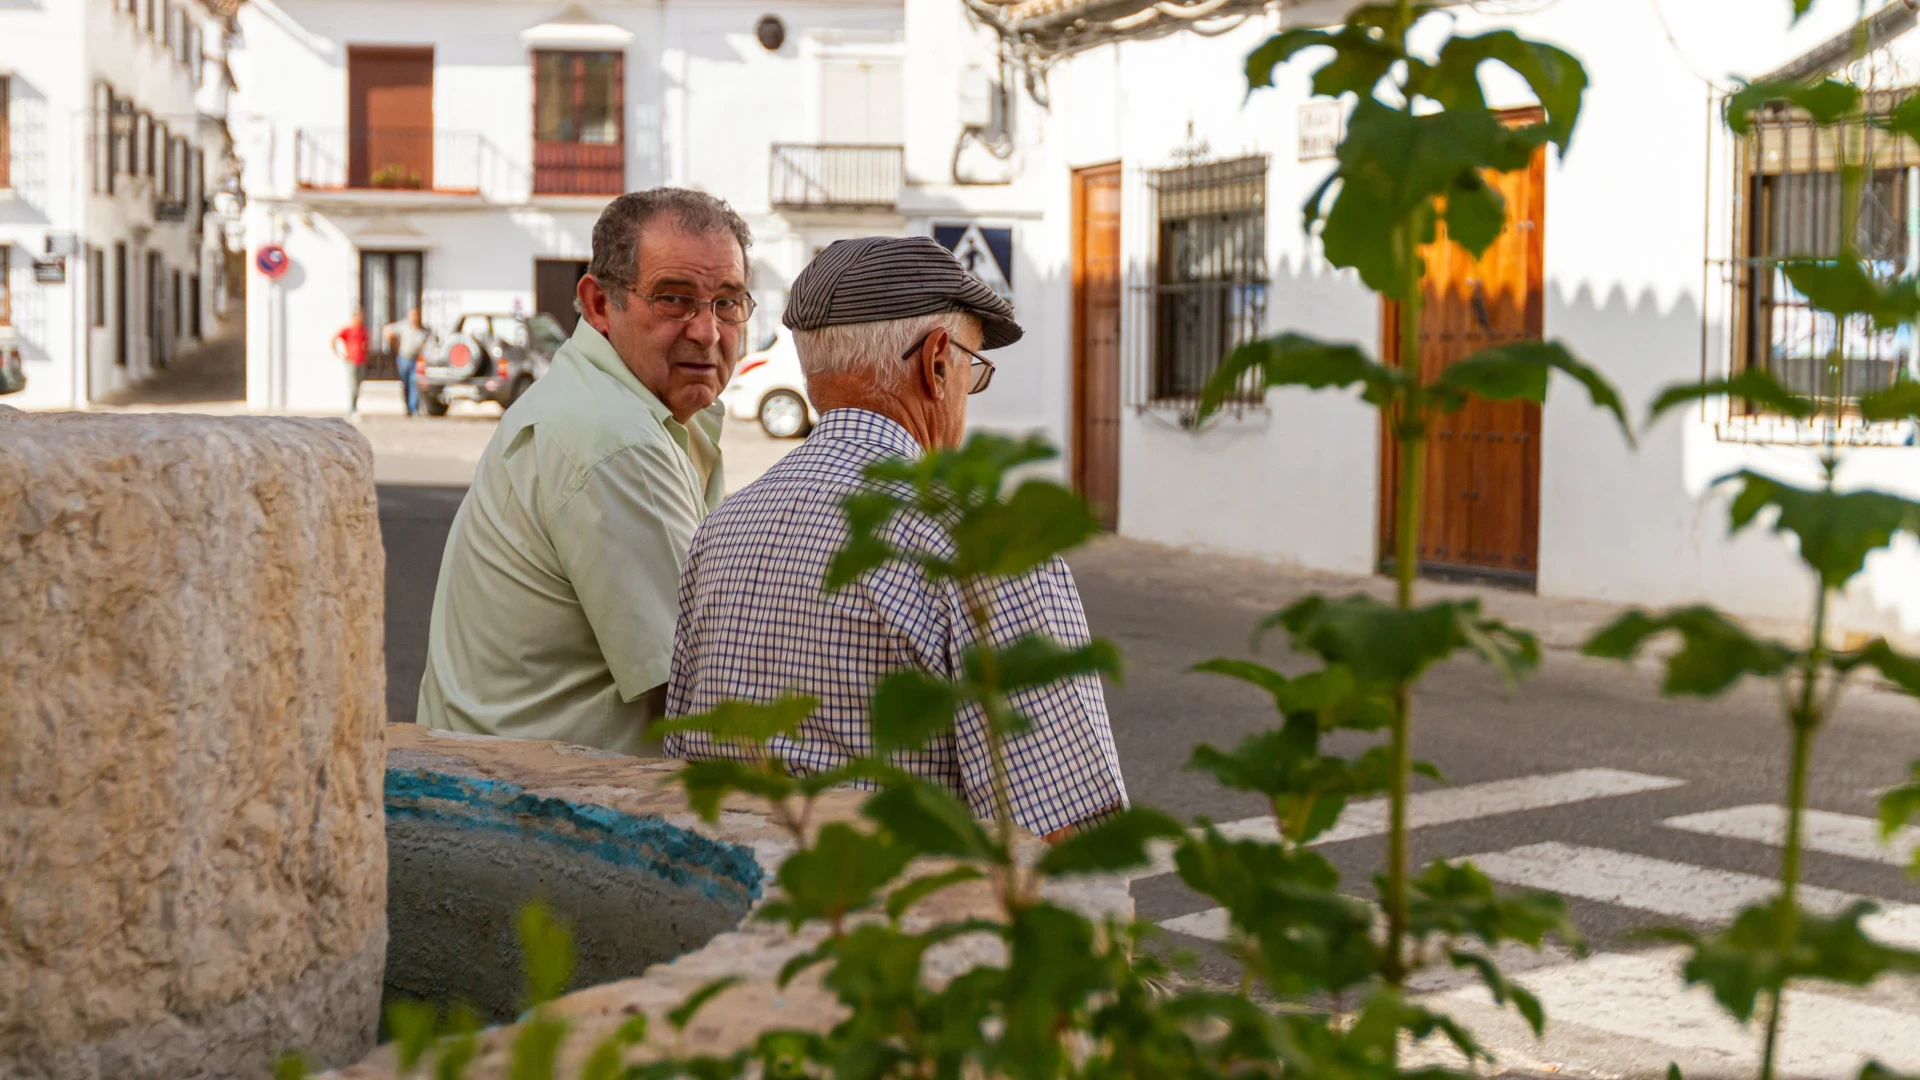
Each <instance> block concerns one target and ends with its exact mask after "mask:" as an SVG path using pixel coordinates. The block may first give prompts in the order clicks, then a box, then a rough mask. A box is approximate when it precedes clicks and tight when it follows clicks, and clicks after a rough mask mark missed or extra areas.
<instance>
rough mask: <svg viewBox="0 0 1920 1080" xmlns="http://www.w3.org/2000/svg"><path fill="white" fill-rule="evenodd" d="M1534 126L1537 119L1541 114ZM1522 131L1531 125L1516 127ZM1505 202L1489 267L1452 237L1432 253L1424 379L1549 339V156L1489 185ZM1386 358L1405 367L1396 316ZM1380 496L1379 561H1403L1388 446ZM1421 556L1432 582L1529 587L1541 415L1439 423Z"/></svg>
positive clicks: (1443, 237) (1430, 450)
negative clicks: (1545, 264)
mask: <svg viewBox="0 0 1920 1080" xmlns="http://www.w3.org/2000/svg"><path fill="white" fill-rule="evenodd" d="M1534 115H1535V116H1537V115H1538V114H1537V113H1536V114H1534ZM1513 119H1514V121H1515V122H1525V121H1528V120H1530V119H1531V117H1529V116H1524V115H1523V116H1517V117H1515V118H1513ZM1488 179H1489V182H1491V183H1493V184H1494V185H1495V186H1496V187H1497V188H1498V189H1499V191H1500V194H1501V195H1503V196H1504V197H1505V198H1506V200H1507V227H1506V230H1505V231H1504V232H1502V233H1501V234H1500V237H1499V238H1498V239H1497V240H1495V241H1494V242H1493V246H1492V247H1490V248H1488V249H1487V250H1486V252H1485V254H1483V255H1482V256H1481V257H1480V258H1478V259H1474V258H1471V257H1470V256H1468V254H1467V253H1466V252H1465V251H1464V250H1463V249H1461V248H1460V247H1459V246H1458V245H1456V244H1453V243H1451V242H1449V241H1448V240H1447V234H1446V226H1445V225H1444V224H1442V225H1441V227H1440V233H1439V236H1438V237H1437V238H1436V239H1435V241H1434V243H1433V244H1432V245H1430V246H1429V247H1428V248H1427V249H1426V250H1425V251H1424V252H1423V254H1424V255H1425V256H1426V260H1427V273H1426V278H1425V281H1424V282H1423V292H1424V294H1425V300H1424V305H1423V308H1422V311H1421V317H1420V356H1419V363H1420V372H1421V378H1422V379H1424V380H1428V381H1431V380H1432V379H1433V378H1434V377H1436V376H1437V375H1438V374H1439V373H1440V372H1441V371H1443V370H1444V369H1445V368H1446V367H1447V365H1449V364H1452V363H1454V362H1455V361H1458V360H1462V359H1465V358H1466V357H1468V356H1470V355H1472V354H1473V353H1475V352H1478V351H1479V350H1481V349H1484V348H1487V347H1488V346H1491V345H1497V344H1500V343H1502V342H1511V341H1537V340H1539V339H1540V336H1541V329H1542V327H1541V302H1542V290H1541V281H1542V257H1541V253H1542V246H1541V241H1542V232H1543V228H1544V217H1545V211H1546V153H1545V151H1542V152H1540V153H1539V154H1536V155H1535V156H1534V159H1533V164H1532V165H1531V166H1530V167H1528V168H1525V169H1520V170H1517V171H1515V172H1511V173H1505V174H1502V175H1499V176H1489V178H1488ZM1383 322H1384V326H1383V333H1384V336H1385V349H1384V350H1383V351H1384V352H1385V354H1386V356H1387V357H1388V358H1389V362H1390V363H1399V362H1400V357H1399V341H1400V324H1399V311H1398V308H1397V306H1395V305H1392V304H1389V305H1387V306H1386V311H1385V318H1384V320H1383ZM1383 441H1384V443H1385V446H1384V451H1385V452H1384V454H1383V456H1382V466H1383V472H1384V478H1383V482H1382V483H1381V485H1380V491H1381V503H1380V522H1381V529H1380V532H1381V554H1382V561H1383V563H1387V564H1389V565H1390V564H1391V562H1392V560H1393V558H1394V554H1395V552H1396V551H1398V550H1399V549H1398V545H1397V539H1396V536H1395V530H1394V524H1395V517H1396V508H1397V506H1398V498H1399V481H1400V476H1399V473H1400V468H1399V448H1398V446H1397V444H1396V443H1395V441H1394V440H1393V439H1392V437H1391V436H1388V437H1387V438H1386V439H1385V440H1383ZM1426 471H1427V476H1426V488H1425V498H1424V499H1423V501H1422V504H1421V507H1420V537H1419V545H1418V549H1417V550H1418V557H1419V560H1420V567H1421V570H1422V571H1423V572H1426V573H1438V574H1441V575H1449V574H1457V575H1461V576H1472V577H1481V578H1492V579H1495V580H1505V581H1510V582H1512V583H1514V584H1518V585H1526V586H1531V585H1532V584H1533V582H1534V577H1535V575H1536V574H1537V573H1538V571H1539V551H1540V406H1538V405H1535V404H1533V403H1531V402H1498V403H1495V402H1485V401H1479V400H1475V401H1474V402H1473V403H1472V404H1469V405H1468V406H1467V407H1466V408H1465V409H1463V410H1461V411H1460V412H1457V413H1452V414H1450V415H1446V416H1442V417H1439V418H1438V419H1437V420H1436V421H1435V423H1434V426H1433V430H1432V432H1431V433H1430V438H1429V439H1428V442H1427V460H1426Z"/></svg>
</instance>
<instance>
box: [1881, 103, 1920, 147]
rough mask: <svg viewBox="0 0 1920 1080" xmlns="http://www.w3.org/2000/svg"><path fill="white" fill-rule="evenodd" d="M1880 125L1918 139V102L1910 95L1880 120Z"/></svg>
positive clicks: (1919, 133)
mask: <svg viewBox="0 0 1920 1080" xmlns="http://www.w3.org/2000/svg"><path fill="white" fill-rule="evenodd" d="M1880 126H1881V127H1883V128H1886V129H1887V130H1888V131H1892V132H1896V133H1898V134H1901V135H1905V136H1906V137H1908V138H1910V139H1920V103H1916V102H1915V100H1914V99H1913V98H1911V97H1909V98H1907V99H1906V100H1904V101H1902V102H1901V103H1900V104H1899V105H1898V106H1896V107H1895V108H1894V110H1893V112H1892V113H1890V114H1888V116H1887V117H1886V119H1884V120H1882V121H1880Z"/></svg>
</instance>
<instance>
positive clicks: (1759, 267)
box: [1720, 89, 1920, 437]
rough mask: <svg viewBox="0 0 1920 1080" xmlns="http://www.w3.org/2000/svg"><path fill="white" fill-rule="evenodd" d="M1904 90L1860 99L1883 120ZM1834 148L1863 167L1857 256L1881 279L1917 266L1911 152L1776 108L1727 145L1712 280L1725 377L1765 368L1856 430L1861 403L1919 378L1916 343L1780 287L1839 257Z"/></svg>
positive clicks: (1919, 185)
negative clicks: (1724, 227)
mask: <svg viewBox="0 0 1920 1080" xmlns="http://www.w3.org/2000/svg"><path fill="white" fill-rule="evenodd" d="M1913 92H1914V91H1913V90H1912V89H1905V90H1878V91H1871V92H1870V93H1869V106H1870V112H1871V114H1872V115H1873V116H1876V117H1878V116H1885V115H1886V114H1887V113H1890V112H1891V111H1892V110H1893V108H1894V107H1895V106H1897V105H1898V104H1899V102H1900V101H1901V100H1902V99H1904V98H1905V97H1906V96H1909V95H1911V94H1912V93H1913ZM1843 139H1844V140H1852V146H1853V147H1854V149H1853V150H1851V151H1850V153H1852V154H1854V155H1864V162H1865V168H1864V175H1863V178H1862V182H1861V184H1860V192H1859V199H1860V211H1859V220H1858V224H1857V229H1856V232H1855V235H1854V246H1855V248H1856V250H1858V251H1859V253H1860V256H1861V258H1862V259H1863V260H1865V262H1866V263H1867V265H1868V268H1869V270H1870V271H1871V273H1872V274H1873V276H1874V277H1876V278H1878V279H1880V280H1881V281H1891V280H1893V279H1895V278H1899V277H1902V276H1907V275H1911V274H1913V273H1914V271H1915V268H1916V267H1920V147H1917V146H1915V144H1914V143H1913V141H1912V140H1910V139H1908V138H1907V137H1905V136H1897V135H1894V134H1892V133H1889V132H1886V131H1883V130H1880V129H1878V128H1875V127H1872V126H1871V125H1851V126H1848V127H1842V128H1828V129H1822V128H1819V127H1818V126H1816V125H1815V124H1814V123H1813V122H1812V120H1811V118H1810V117H1808V116H1807V115H1806V114H1805V113H1803V112H1801V111H1800V110H1797V109H1788V108H1786V107H1784V106H1775V107H1773V108H1771V109H1769V110H1767V111H1766V112H1764V113H1762V114H1761V115H1760V116H1759V117H1758V118H1757V120H1756V123H1755V124H1754V126H1753V129H1752V131H1751V132H1750V133H1749V134H1747V135H1745V136H1737V137H1736V139H1735V142H1734V147H1733V150H1734V162H1735V164H1734V179H1735V188H1736V190H1735V195H1734V200H1733V207H1734V222H1733V236H1732V256H1731V258H1729V259H1727V260H1724V261H1723V262H1722V264H1721V266H1720V278H1721V281H1722V284H1723V286H1724V288H1725V290H1726V294H1727V300H1726V303H1727V308H1726V311H1727V315H1728V339H1729V340H1728V347H1729V349H1730V352H1731V355H1730V357H1729V364H1728V367H1729V369H1730V370H1731V371H1734V372H1739V371H1744V370H1749V369H1754V368H1758V369H1761V370H1764V371H1766V372H1768V373H1769V374H1771V375H1773V376H1774V378H1776V379H1777V380H1779V381H1780V383H1781V384H1782V385H1784V386H1786V387H1787V388H1788V389H1790V390H1793V391H1794V392H1796V393H1799V394H1803V395H1806V396H1808V397H1810V398H1812V399H1814V400H1815V401H1817V402H1819V403H1820V404H1821V405H1822V407H1823V408H1822V412H1823V414H1824V415H1825V416H1826V417H1828V418H1829V421H1827V422H1830V420H1831V418H1838V419H1840V420H1841V421H1842V423H1843V424H1845V425H1849V426H1852V427H1856V428H1857V427H1859V426H1860V424H1859V421H1858V414H1857V411H1856V410H1855V403H1856V402H1857V400H1858V399H1859V398H1860V396H1861V395H1863V394H1867V393H1871V392H1873V391H1876V390H1882V389H1885V388H1886V387H1888V386H1890V385H1892V384H1893V383H1894V382H1895V381H1897V380H1900V379H1903V378H1916V377H1920V339H1916V338H1915V336H1914V333H1913V327H1911V326H1902V327H1898V328H1896V329H1892V330H1881V329H1878V328H1876V327H1875V326H1874V325H1873V323H1872V320H1871V319H1870V318H1868V317H1866V316H1850V317H1848V318H1846V319H1844V320H1843V319H1839V318H1836V317H1835V316H1833V315H1830V314H1827V313H1826V312H1821V311H1816V310H1814V309H1813V307H1812V306H1811V305H1810V304H1809V303H1808V301H1807V298H1806V297H1805V296H1803V295H1802V294H1801V293H1800V292H1799V291H1798V290H1796V289H1795V288H1794V287H1793V285H1792V283H1791V282H1789V281H1788V280H1787V276H1786V266H1787V264H1788V263H1790V262H1791V261H1793V260H1795V259H1806V258H1814V259H1819V258H1830V257H1833V256H1836V255H1838V254H1839V251H1840V247H1841V243H1840V241H1841V228H1842V226H1841V213H1842V208H1841V201H1842V196H1841V178H1840V160H1841V158H1840V150H1841V147H1842V146H1843V145H1844V144H1843V143H1842V141H1841V140H1843ZM1836 358H1837V362H1836ZM1732 412H1733V415H1734V417H1735V418H1753V419H1755V420H1758V421H1761V422H1763V423H1764V422H1767V421H1768V420H1769V418H1768V417H1767V416H1766V414H1765V412H1764V410H1763V409H1761V408H1760V407H1758V406H1757V405H1755V404H1753V403H1751V402H1739V403H1735V404H1734V406H1733V408H1732ZM1802 434H1803V435H1808V436H1809V437H1810V435H1811V433H1802Z"/></svg>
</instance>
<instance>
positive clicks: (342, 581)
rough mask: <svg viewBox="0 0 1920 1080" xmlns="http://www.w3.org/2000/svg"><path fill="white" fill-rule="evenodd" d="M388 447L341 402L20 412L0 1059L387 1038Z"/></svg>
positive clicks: (203, 1065) (13, 1070)
mask: <svg viewBox="0 0 1920 1080" xmlns="http://www.w3.org/2000/svg"><path fill="white" fill-rule="evenodd" d="M372 464H373V463H372V454H371V451H370V450H369V448H368V446H367V444H366V442H365V440H364V439H362V438H361V437H360V436H359V435H358V434H356V433H355V432H354V431H353V430H352V429H351V428H349V427H347V426H346V425H345V424H341V423H338V422H328V421H312V420H292V419H260V418H213V417H198V416H184V415H175V416H101V415H79V414H55V415H37V414H22V413H17V412H8V413H6V414H5V415H4V416H0V643H3V644H0V1077H12V1076H22V1077H35V1078H41V1077H46V1078H60V1080H65V1078H68V1077H76V1078H79V1077H85V1078H94V1077H109V1076H111V1077H115V1078H123V1077H124V1078H140V1077H149V1076H151V1077H161V1076H165V1077H169V1078H181V1077H199V1076H205V1077H215V1076H259V1075H262V1074H263V1073H264V1072H265V1069H266V1068H267V1066H268V1064H269V1063H270V1061H271V1060H272V1058H273V1057H274V1056H277V1055H278V1054H279V1053H280V1052H281V1051H282V1050H284V1049H287V1048H289V1047H304V1048H306V1049H308V1050H309V1051H310V1052H313V1054H314V1056H316V1057H319V1058H323V1059H326V1058H330V1059H332V1060H334V1061H342V1060H352V1059H353V1058H354V1057H356V1056H358V1055H359V1054H361V1053H364V1052H365V1048H366V1047H367V1045H369V1044H370V1043H371V1041H372V1036H373V1032H374V1030H375V1027H374V1025H375V1023H376V1020H377V1003H378V994H379V969H380V958H381V956H382V954H383V952H384V948H385V938H386V922H385V905H386V846H385V840H384V832H383V828H382V815H381V790H382V770H383V764H384V762H383V757H384V727H385V724H384V720H385V705H384V700H385V698H384V693H385V688H384V685H383V682H384V676H383V673H382V671H383V669H382V663H381V657H382V649H383V642H382V637H381V635H382V629H381V626H382V596H381V587H382V580H383V558H384V557H383V554H382V551H381V547H380V536H379V524H378V518H377V516H376V510H375V502H374V491H373V482H372Z"/></svg>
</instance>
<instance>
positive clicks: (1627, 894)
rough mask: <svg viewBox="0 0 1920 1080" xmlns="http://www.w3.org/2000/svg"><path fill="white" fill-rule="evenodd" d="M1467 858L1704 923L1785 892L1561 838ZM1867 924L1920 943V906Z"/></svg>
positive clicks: (1524, 880)
mask: <svg viewBox="0 0 1920 1080" xmlns="http://www.w3.org/2000/svg"><path fill="white" fill-rule="evenodd" d="M1467 861H1469V862H1471V863H1473V864H1474V865H1475V866H1477V867H1479V868H1480V869H1481V870H1482V871H1483V872H1484V873H1485V874H1486V875H1487V876H1488V877H1490V878H1492V879H1493V880H1495V881H1498V882H1501V883H1503V884H1507V885H1520V886H1525V887H1527V888H1532V889H1543V890H1545V891H1547V892H1553V893H1559V894H1560V895H1562V896H1574V897H1579V898H1581V899H1583V900H1597V901H1599V902H1601V903H1603V904H1614V905H1617V906H1620V907H1625V908H1632V909H1634V910H1636V911H1646V912H1651V913H1653V914H1655V915H1664V916H1667V917H1668V918H1674V919H1686V920H1688V921H1690V922H1699V923H1711V924H1723V923H1727V922H1731V921H1732V920H1733V918H1734V916H1735V915H1737V914H1739V912H1740V909H1741V908H1743V907H1746V906H1748V905H1751V904H1757V903H1760V902H1762V901H1764V900H1766V899H1767V898H1768V897H1771V896H1773V895H1774V894H1775V893H1776V892H1778V891H1779V883H1778V882H1777V881H1775V880H1773V879H1772V878H1765V877H1759V876H1757V875H1754V874H1742V873H1738V872H1735V871H1732V870H1716V869H1713V868H1711V867H1705V866H1694V865H1693V864H1691V863H1680V862H1670V861H1668V860H1666V859H1655V858H1651V857H1649V856H1646V855H1633V854H1629V853H1627V852H1623V851H1609V850H1607V849H1605V848H1591V847H1580V846H1578V845H1575V844H1562V843H1559V842H1557V841H1549V842H1547V843H1543V844H1528V845H1526V846H1525V847H1517V848H1514V849H1512V850H1510V851H1496V852H1489V853H1487V854H1485V855H1474V856H1470V857H1469V858H1468V860H1467ZM1798 895H1799V898H1800V903H1801V905H1802V906H1804V907H1806V908H1807V909H1808V910H1811V911H1817V912H1820V913H1822V914H1832V913H1834V912H1837V911H1839V910H1841V909H1842V908H1845V907H1846V906H1848V905H1849V904H1852V903H1854V902H1855V901H1857V900H1860V899H1862V898H1861V897H1858V896H1854V895H1852V894H1851V893H1844V892H1840V891H1839V890H1836V889H1823V888H1820V887H1819V886H1816V885H1803V886H1801V887H1800V890H1799V894H1798ZM1861 925H1862V926H1863V927H1864V928H1866V929H1867V931H1868V932H1869V933H1871V934H1872V935H1873V936H1875V937H1876V938H1878V939H1880V940H1881V941H1883V942H1886V943H1887V944H1890V945H1900V946H1903V947H1906V948H1914V947H1916V946H1920V906H1915V905H1911V904H1883V905H1882V909H1881V911H1880V912H1878V913H1877V914H1875V915H1872V916H1870V917H1868V918H1867V919H1866V920H1864V921H1863V922H1862V923H1861Z"/></svg>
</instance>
